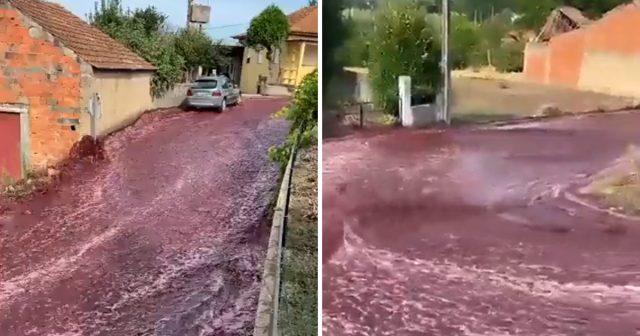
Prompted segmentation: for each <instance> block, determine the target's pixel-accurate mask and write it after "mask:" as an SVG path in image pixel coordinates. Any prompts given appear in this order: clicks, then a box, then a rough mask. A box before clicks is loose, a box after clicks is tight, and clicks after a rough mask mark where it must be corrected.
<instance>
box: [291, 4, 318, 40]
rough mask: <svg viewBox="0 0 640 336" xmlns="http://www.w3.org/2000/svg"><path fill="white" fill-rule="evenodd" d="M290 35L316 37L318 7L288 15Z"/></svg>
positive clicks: (306, 8)
mask: <svg viewBox="0 0 640 336" xmlns="http://www.w3.org/2000/svg"><path fill="white" fill-rule="evenodd" d="M289 25H290V26H291V34H310V35H316V36H317V35H318V6H309V7H305V8H302V9H299V10H297V11H295V12H293V13H291V14H289Z"/></svg>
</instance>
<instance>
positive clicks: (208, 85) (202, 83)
mask: <svg viewBox="0 0 640 336" xmlns="http://www.w3.org/2000/svg"><path fill="white" fill-rule="evenodd" d="M195 87H197V88H199V89H215V88H216V87H218V81H217V80H215V79H198V80H197V81H196V85H195Z"/></svg>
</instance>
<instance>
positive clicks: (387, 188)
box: [322, 113, 640, 336]
mask: <svg viewBox="0 0 640 336" xmlns="http://www.w3.org/2000/svg"><path fill="white" fill-rule="evenodd" d="M638 125H640V114H638V113H636V114H616V115H609V116H594V117H583V118H578V119H575V118H569V119H560V120H555V121H552V122H547V123H540V124H527V125H521V126H519V127H513V126H512V127H503V128H490V129H475V130H472V129H458V130H450V131H444V132H436V131H408V130H393V131H382V132H375V134H358V135H355V136H349V137H346V138H342V139H337V140H330V141H328V142H325V144H324V148H323V151H324V156H323V166H324V171H323V174H324V175H323V183H324V185H323V210H324V212H323V257H322V258H323V323H324V324H323V329H324V331H325V334H326V335H332V336H340V335H447V336H449V335H487V336H498V335H532V336H533V335H607V336H614V335H624V336H629V335H640V258H639V256H640V243H638V242H640V222H637V221H631V220H627V219H620V218H617V217H613V216H611V215H609V214H607V213H606V212H600V211H598V210H597V208H595V209H594V208H590V207H585V206H582V205H580V204H579V203H576V202H574V200H572V199H571V197H570V195H573V194H575V193H574V191H575V189H576V188H578V187H580V186H583V185H584V184H586V183H587V182H588V180H589V177H590V175H591V174H594V173H596V172H598V171H600V170H601V169H603V168H605V167H607V166H609V165H610V164H611V163H612V162H613V161H614V160H615V159H616V158H619V157H620V156H621V155H623V154H624V153H625V151H626V150H627V146H628V145H629V144H631V143H635V144H640V132H638ZM589 202H593V200H589Z"/></svg>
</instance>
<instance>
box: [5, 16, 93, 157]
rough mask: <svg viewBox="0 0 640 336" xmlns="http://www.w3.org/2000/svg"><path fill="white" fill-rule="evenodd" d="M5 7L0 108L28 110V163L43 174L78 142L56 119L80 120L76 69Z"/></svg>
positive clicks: (71, 57) (58, 48)
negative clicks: (15, 106) (12, 106)
mask: <svg viewBox="0 0 640 336" xmlns="http://www.w3.org/2000/svg"><path fill="white" fill-rule="evenodd" d="M9 6H10V5H0V103H23V104H28V105H29V114H30V129H31V136H30V141H31V163H32V166H33V167H34V168H43V167H46V165H48V164H53V163H56V162H57V161H59V160H61V159H63V158H65V157H66V156H67V155H68V154H69V150H70V149H71V147H72V145H73V144H74V143H75V142H76V141H77V140H78V138H79V135H78V133H77V132H75V131H73V130H71V127H70V126H69V125H62V124H61V123H60V122H59V119H60V118H76V119H79V117H80V113H81V111H82V107H81V101H82V99H81V91H80V82H81V81H80V78H81V76H80V64H79V62H78V61H77V57H76V56H75V54H73V53H72V52H70V51H68V50H67V55H65V51H64V49H63V48H62V47H61V46H57V45H58V43H57V42H56V41H55V40H54V39H53V38H52V36H51V35H49V34H47V33H45V32H43V31H42V29H40V27H38V26H37V25H36V24H35V23H33V22H31V21H30V20H29V19H27V18H25V17H24V16H22V15H21V14H20V13H19V12H17V11H16V10H15V9H13V8H11V7H9Z"/></svg>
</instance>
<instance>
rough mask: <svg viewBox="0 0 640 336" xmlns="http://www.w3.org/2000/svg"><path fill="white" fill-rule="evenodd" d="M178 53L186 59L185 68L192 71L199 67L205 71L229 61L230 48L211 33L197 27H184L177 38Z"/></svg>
mask: <svg viewBox="0 0 640 336" xmlns="http://www.w3.org/2000/svg"><path fill="white" fill-rule="evenodd" d="M175 46H176V50H177V52H178V54H180V55H181V56H182V58H184V60H185V65H184V67H185V70H186V71H188V72H189V73H192V72H193V71H194V70H195V69H197V68H198V67H202V68H203V70H205V72H208V71H209V70H213V69H215V68H217V67H219V66H221V65H225V64H228V63H229V57H227V56H226V55H228V50H227V48H226V47H224V46H222V45H221V44H220V43H218V42H214V41H213V39H212V38H211V37H209V35H207V34H205V33H203V32H202V31H200V30H197V29H182V30H180V31H179V32H178V33H177V35H176V39H175Z"/></svg>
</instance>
